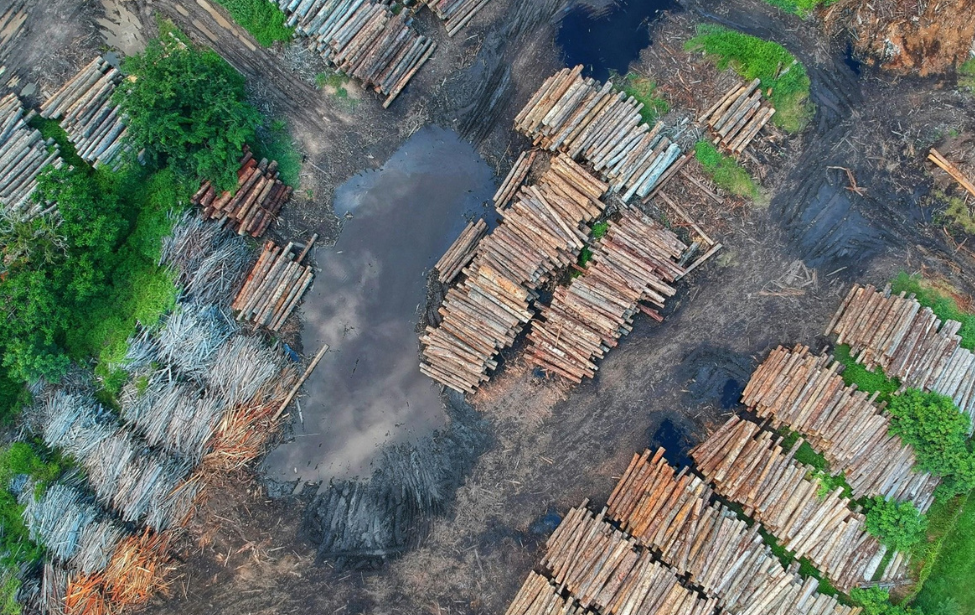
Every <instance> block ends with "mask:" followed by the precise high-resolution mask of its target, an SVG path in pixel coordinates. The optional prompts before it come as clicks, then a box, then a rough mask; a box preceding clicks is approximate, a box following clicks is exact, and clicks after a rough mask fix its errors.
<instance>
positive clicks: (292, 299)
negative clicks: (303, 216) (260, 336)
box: [231, 238, 315, 331]
mask: <svg viewBox="0 0 975 615" xmlns="http://www.w3.org/2000/svg"><path fill="white" fill-rule="evenodd" d="M313 241H314V238H313V239H312V241H309V242H308V244H307V245H306V246H305V249H304V250H302V251H301V253H300V254H299V255H298V257H297V258H295V255H294V253H293V251H292V249H293V248H294V244H293V243H289V244H288V245H286V246H285V247H284V249H282V248H281V247H280V246H277V245H275V243H274V242H273V241H268V242H266V243H265V244H264V251H263V252H261V256H260V257H259V258H258V259H257V263H256V264H255V265H254V268H253V269H252V270H251V272H250V274H249V275H248V276H247V281H246V282H244V287H243V288H241V289H240V292H239V293H237V297H236V298H235V299H234V302H233V304H232V305H231V308H232V309H233V310H234V311H235V312H237V320H241V321H244V322H249V323H253V324H255V325H258V326H263V327H267V328H268V329H270V330H271V331H278V330H280V329H281V325H283V324H284V322H285V321H286V320H287V319H288V316H290V315H291V312H292V311H293V310H294V309H295V307H297V305H298V303H299V302H300V301H301V298H302V297H303V296H304V294H305V291H307V290H308V288H309V287H310V286H311V283H312V280H313V279H314V277H315V274H314V270H313V269H312V267H311V265H302V264H301V262H302V261H303V260H304V258H305V255H306V254H308V251H309V249H310V248H311V245H312V242H313Z"/></svg>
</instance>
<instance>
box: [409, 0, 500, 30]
mask: <svg viewBox="0 0 975 615" xmlns="http://www.w3.org/2000/svg"><path fill="white" fill-rule="evenodd" d="M420 1H421V2H422V3H423V4H425V5H427V6H428V7H430V10H431V11H433V13H434V15H436V16H437V17H439V18H440V19H441V20H442V21H443V25H444V27H445V28H447V36H453V35H455V34H457V33H458V32H460V31H461V30H462V29H463V28H464V26H466V25H467V24H468V23H469V22H470V20H472V19H474V15H476V14H477V12H478V11H480V10H481V9H482V8H484V5H486V4H487V3H488V2H490V1H491V0H420Z"/></svg>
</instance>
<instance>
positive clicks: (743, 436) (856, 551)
mask: <svg viewBox="0 0 975 615" xmlns="http://www.w3.org/2000/svg"><path fill="white" fill-rule="evenodd" d="M779 442H781V438H777V437H775V436H773V434H772V433H770V432H768V431H763V430H762V429H761V428H760V427H759V426H758V425H757V424H755V423H752V422H751V421H747V420H743V419H739V418H738V417H732V418H731V419H729V420H728V422H727V423H725V424H724V425H723V426H722V427H721V428H720V429H718V431H716V432H715V433H714V434H712V435H711V437H710V438H708V440H707V441H705V442H703V443H702V444H700V445H698V446H697V447H695V448H694V449H693V450H692V451H691V457H692V458H693V459H694V462H695V464H696V465H697V468H698V470H699V471H700V472H701V473H702V474H703V475H704V477H705V478H707V479H708V481H710V482H711V483H712V484H713V485H714V486H715V489H716V490H717V492H718V493H719V494H721V495H722V496H724V497H727V498H728V499H730V500H732V501H734V502H737V503H739V504H741V505H742V506H743V507H744V509H745V514H747V515H749V516H754V517H755V519H756V520H758V521H760V522H761V523H762V525H764V526H765V527H766V528H768V530H769V531H770V532H771V533H772V534H774V535H775V536H776V537H777V538H778V539H779V542H780V544H781V545H782V546H783V547H785V548H786V549H788V550H789V551H792V552H793V553H795V556H796V558H802V557H806V558H808V559H809V561H810V562H812V564H813V565H814V566H815V567H816V568H817V569H819V570H821V571H822V572H823V573H824V574H826V575H827V576H828V577H829V579H830V580H831V581H833V584H834V585H835V586H836V587H837V588H838V589H840V590H841V591H843V592H849V591H850V589H852V588H854V587H859V586H860V585H862V584H865V583H869V582H871V581H872V580H873V578H874V573H875V572H878V568H879V567H880V566H881V564H882V560H883V559H884V555H885V554H886V553H887V548H886V547H885V546H883V545H882V544H881V543H880V541H879V540H877V538H875V537H874V536H872V535H870V534H869V533H868V532H867V530H866V522H865V519H864V516H863V515H862V514H861V513H858V512H854V511H853V510H852V509H851V505H852V501H851V500H849V499H847V498H845V497H843V495H842V493H843V489H842V487H837V488H836V489H835V490H834V491H832V492H831V493H828V494H826V495H825V496H823V497H821V496H820V490H821V487H820V483H819V482H818V481H817V480H815V479H814V478H813V479H810V478H807V476H808V475H809V474H810V473H811V471H812V470H813V468H812V467H811V466H806V465H804V464H801V463H799V462H797V461H796V460H795V459H794V456H795V453H796V451H797V450H798V448H799V446H800V444H801V443H802V440H799V441H798V442H796V444H795V445H794V446H793V447H792V449H791V450H789V451H785V450H783V449H782V448H781V447H780V446H779ZM906 564H907V559H906V557H905V556H904V554H902V553H897V554H896V555H894V557H893V558H892V559H891V561H890V563H889V565H887V566H886V567H885V568H884V569H883V570H880V571H879V572H880V574H879V579H880V580H881V582H891V581H894V580H897V579H901V578H903V577H904V576H905V575H906V574H907V570H906V569H907V565H906Z"/></svg>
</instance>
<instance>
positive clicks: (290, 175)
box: [254, 120, 301, 188]
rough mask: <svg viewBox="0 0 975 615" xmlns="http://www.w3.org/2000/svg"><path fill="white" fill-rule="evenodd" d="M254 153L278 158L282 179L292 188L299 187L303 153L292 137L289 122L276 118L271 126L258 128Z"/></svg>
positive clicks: (263, 156) (269, 158)
mask: <svg viewBox="0 0 975 615" xmlns="http://www.w3.org/2000/svg"><path fill="white" fill-rule="evenodd" d="M254 155H255V156H257V157H258V158H267V159H268V160H277V161H278V173H280V174H281V181H283V182H284V183H286V184H288V185H289V186H291V187H292V188H297V187H298V183H299V182H300V181H301V154H300V153H299V152H298V149H297V148H296V147H295V143H294V140H292V138H291V133H290V132H289V131H288V124H287V122H285V121H284V120H274V121H273V122H271V124H270V126H267V127H264V128H260V129H258V131H257V142H256V143H255V144H254Z"/></svg>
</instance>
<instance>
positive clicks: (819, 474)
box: [779, 429, 853, 498]
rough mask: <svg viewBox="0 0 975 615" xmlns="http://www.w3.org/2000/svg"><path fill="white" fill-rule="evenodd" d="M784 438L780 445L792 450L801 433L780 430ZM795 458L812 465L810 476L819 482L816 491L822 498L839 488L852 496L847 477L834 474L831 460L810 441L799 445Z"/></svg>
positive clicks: (786, 449) (846, 494) (845, 494)
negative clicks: (830, 468)
mask: <svg viewBox="0 0 975 615" xmlns="http://www.w3.org/2000/svg"><path fill="white" fill-rule="evenodd" d="M780 433H782V435H783V438H782V442H781V443H780V444H779V446H781V447H782V449H783V450H785V451H789V450H792V447H793V446H795V444H796V442H798V441H799V438H800V435H799V433H798V432H795V431H789V430H787V429H783V430H780ZM795 460H796V461H798V462H799V463H802V464H805V465H807V466H812V468H813V469H812V471H811V472H810V473H809V476H808V478H809V479H811V480H815V481H817V482H818V483H819V488H818V489H817V491H816V495H818V496H819V497H820V498H825V497H826V496H827V495H829V494H830V493H832V492H834V491H836V490H837V489H838V488H839V489H842V490H843V495H844V496H846V497H848V498H852V497H853V489H852V488H851V487H850V485H849V483H847V482H846V477H845V476H844V475H843V474H842V473H840V474H837V475H836V476H833V475H832V473H831V472H830V470H829V462H828V461H826V457H824V456H823V455H821V454H820V453H817V452H816V450H815V449H813V447H812V446H810V445H809V442H806V441H803V442H802V444H800V445H799V449H798V450H797V451H796V454H795Z"/></svg>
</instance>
